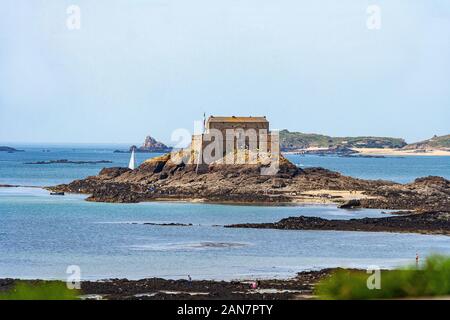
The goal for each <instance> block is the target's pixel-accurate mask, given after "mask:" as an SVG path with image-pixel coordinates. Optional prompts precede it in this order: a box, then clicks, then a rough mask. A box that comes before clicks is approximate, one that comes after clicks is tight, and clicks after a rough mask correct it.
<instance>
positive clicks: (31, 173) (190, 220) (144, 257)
mask: <svg viewBox="0 0 450 320" xmlns="http://www.w3.org/2000/svg"><path fill="white" fill-rule="evenodd" d="M13 147H16V148H17V149H22V150H24V152H16V153H6V152H0V185H1V184H11V185H20V187H15V188H3V187H0V278H22V279H37V278H38V279H66V278H67V276H68V275H70V273H71V272H72V271H73V267H72V266H76V267H77V268H79V270H80V273H81V278H82V279H85V280H99V279H111V278H128V279H141V278H149V277H161V278H168V279H183V278H184V279H185V278H187V277H188V275H190V276H191V277H192V278H193V279H215V280H233V279H257V278H289V277H292V276H295V274H296V273H297V272H300V271H306V270H318V269H323V268H332V267H352V268H369V267H373V266H377V267H380V268H397V267H403V266H407V265H410V264H414V261H415V256H416V254H419V256H420V257H421V259H422V258H424V257H426V256H428V255H431V254H450V238H449V237H446V236H436V235H419V234H397V233H384V232H344V231H297V230H290V231H288V230H264V229H231V228H223V225H226V224H233V223H245V222H274V221H278V220H280V219H282V218H286V217H291V216H301V215H304V216H314V217H321V218H326V219H352V218H362V217H385V216H388V215H389V212H386V211H382V210H368V209H364V210H344V209H338V208H337V207H336V206H335V205H296V206H250V205H249V206H243V205H223V204H205V203H188V202H147V203H137V204H111V203H94V202H87V201H85V196H83V195H77V194H66V195H65V196H51V195H50V194H49V192H48V191H46V190H45V189H42V187H43V186H51V185H56V184H60V183H67V182H70V181H72V180H74V179H81V178H84V177H87V176H90V175H96V174H97V173H98V172H99V171H100V170H101V169H102V168H103V167H111V166H127V164H128V161H129V156H130V155H129V154H128V153H114V150H116V149H120V150H126V149H127V146H124V145H80V144H74V145H36V144H33V145H27V144H22V145H13ZM157 155H160V154H149V153H147V154H143V153H138V154H137V155H136V156H137V162H138V163H140V162H142V161H144V160H145V159H148V158H151V157H154V156H157ZM286 157H287V158H288V159H289V160H291V161H292V162H293V163H295V164H296V165H297V166H299V167H301V168H307V167H324V168H328V169H331V170H335V171H339V172H341V173H343V174H346V175H349V176H353V177H360V178H364V179H383V180H391V181H396V182H401V183H408V182H412V181H414V179H416V178H418V177H423V176H429V175H435V176H442V177H445V178H447V179H450V157H432V156H408V157H386V158H345V157H334V156H312V155H311V156H305V155H286ZM59 159H67V160H73V161H80V160H82V161H94V160H108V161H112V162H111V163H106V164H105V163H102V164H42V165H38V164H27V163H30V162H36V161H49V160H59ZM167 223H180V224H192V226H163V225H160V224H167ZM68 272H69V273H68Z"/></svg>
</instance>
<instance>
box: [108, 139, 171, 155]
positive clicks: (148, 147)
mask: <svg viewBox="0 0 450 320" xmlns="http://www.w3.org/2000/svg"><path fill="white" fill-rule="evenodd" d="M133 149H134V151H135V152H140V153H147V152H156V153H159V152H161V153H165V152H170V151H171V150H172V148H170V147H168V146H166V145H165V144H164V143H162V142H159V141H157V140H156V139H155V138H153V137H151V136H147V137H146V138H145V141H144V143H143V144H142V146H140V147H136V146H131V147H130V149H129V150H128V151H121V150H115V151H114V152H115V153H129V152H131V151H133Z"/></svg>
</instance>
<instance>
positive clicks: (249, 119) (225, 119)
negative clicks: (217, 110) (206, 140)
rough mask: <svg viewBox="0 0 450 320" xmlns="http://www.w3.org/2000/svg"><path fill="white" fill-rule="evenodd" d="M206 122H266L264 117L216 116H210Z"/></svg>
mask: <svg viewBox="0 0 450 320" xmlns="http://www.w3.org/2000/svg"><path fill="white" fill-rule="evenodd" d="M208 122H268V121H267V119H266V117H235V116H231V117H217V116H210V117H209V118H208Z"/></svg>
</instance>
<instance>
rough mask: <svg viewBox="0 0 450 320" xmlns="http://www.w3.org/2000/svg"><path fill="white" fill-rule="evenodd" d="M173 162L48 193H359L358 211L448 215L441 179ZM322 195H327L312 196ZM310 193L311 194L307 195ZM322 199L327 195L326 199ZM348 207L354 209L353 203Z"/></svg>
mask: <svg viewBox="0 0 450 320" xmlns="http://www.w3.org/2000/svg"><path fill="white" fill-rule="evenodd" d="M172 157H173V155H172V154H170V153H169V154H165V155H162V156H159V157H155V158H152V159H149V160H146V161H144V162H143V163H142V164H141V165H140V166H139V167H138V168H136V169H135V170H130V169H128V168H117V167H116V168H106V169H103V170H102V171H100V174H99V175H97V176H91V177H87V178H86V179H82V180H76V181H73V182H71V183H69V184H63V185H59V186H55V187H51V188H49V189H50V190H52V191H65V192H75V193H84V194H91V196H90V197H89V198H88V200H89V201H100V202H131V203H134V202H141V201H152V200H193V201H203V202H222V203H252V204H255V203H264V204H272V203H273V204H275V203H299V202H311V200H317V201H319V202H324V201H328V202H333V203H337V204H342V202H343V201H342V200H343V199H345V198H340V197H337V196H333V195H332V193H333V191H347V192H350V191H359V192H357V193H354V194H355V196H354V197H353V196H352V198H354V199H355V200H357V201H359V202H360V204H359V205H358V207H361V208H376V209H390V210H421V211H425V210H426V211H439V210H440V211H450V181H448V180H446V179H444V178H440V177H425V178H420V179H417V180H416V181H414V182H413V183H408V184H400V183H394V182H390V181H383V180H364V179H356V178H352V177H348V176H345V175H342V174H340V173H338V172H334V171H330V170H327V169H323V168H306V169H300V168H298V167H297V166H295V165H294V164H292V163H291V162H289V161H288V160H287V159H286V158H284V157H283V156H280V163H279V171H278V172H277V173H276V174H275V175H271V176H263V175H261V169H262V168H263V165H261V164H233V165H226V164H217V163H213V164H210V165H206V164H204V165H200V166H197V165H195V164H189V163H186V164H185V163H178V162H176V161H173V160H172ZM320 190H325V192H321V193H318V195H314V191H320ZM327 190H328V191H329V192H326V191H327ZM308 191H312V192H313V195H311V194H307V195H305V192H308ZM309 193H311V192H309ZM323 194H329V195H330V196H329V197H328V198H327V199H324V198H323ZM345 200H348V199H345ZM350 206H355V207H356V206H357V203H353V204H351V205H350ZM344 207H345V206H344Z"/></svg>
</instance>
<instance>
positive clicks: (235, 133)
mask: <svg viewBox="0 0 450 320" xmlns="http://www.w3.org/2000/svg"><path fill="white" fill-rule="evenodd" d="M219 133H220V134H219ZM218 139H219V140H218ZM212 143H214V144H215V146H216V147H217V146H221V147H220V148H216V150H214V152H212V154H213V156H214V157H215V158H223V157H225V156H226V154H227V153H228V154H229V153H232V152H235V151H237V150H252V151H257V152H260V151H263V152H266V151H270V149H271V134H270V130H269V121H267V119H266V117H251V116H250V117H236V116H230V117H222V116H210V117H209V118H208V120H207V121H206V122H205V124H204V131H203V133H202V134H198V135H193V136H192V143H191V152H192V154H191V159H192V160H193V162H195V163H198V161H199V160H201V159H199V157H202V155H203V154H204V153H207V152H209V151H208V146H209V145H210V144H212ZM217 151H218V152H219V154H215V152H217ZM200 162H201V161H200Z"/></svg>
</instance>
